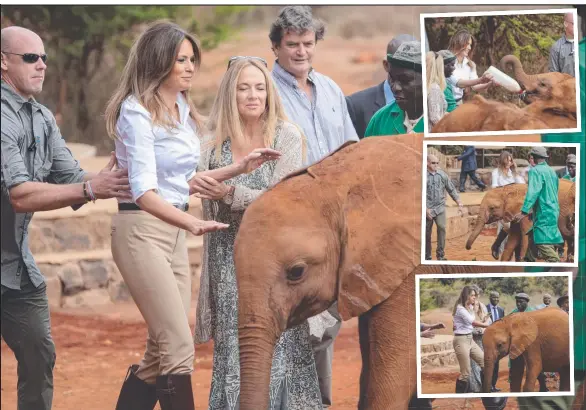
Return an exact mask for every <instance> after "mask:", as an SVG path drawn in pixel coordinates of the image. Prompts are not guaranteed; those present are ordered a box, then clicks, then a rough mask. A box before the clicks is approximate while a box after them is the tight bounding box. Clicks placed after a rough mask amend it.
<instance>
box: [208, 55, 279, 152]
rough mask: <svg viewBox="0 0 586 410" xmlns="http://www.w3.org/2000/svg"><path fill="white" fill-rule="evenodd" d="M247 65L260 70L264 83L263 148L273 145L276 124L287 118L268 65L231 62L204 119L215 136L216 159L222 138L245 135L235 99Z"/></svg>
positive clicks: (254, 61) (250, 60)
mask: <svg viewBox="0 0 586 410" xmlns="http://www.w3.org/2000/svg"><path fill="white" fill-rule="evenodd" d="M249 66H254V67H256V68H258V69H259V70H260V71H261V72H262V73H263V75H264V78H265V82H266V90H267V100H266V106H265V111H264V112H263V114H262V115H261V118H260V121H262V122H263V124H262V125H263V127H262V133H263V139H264V146H265V147H266V148H269V147H271V146H272V145H273V141H274V138H275V133H276V129H277V126H278V125H279V123H282V122H285V121H288V120H287V116H286V115H285V110H284V108H283V103H282V102H281V98H280V97H279V94H278V92H277V89H276V87H275V84H274V82H273V79H272V77H271V74H270V73H269V70H268V69H267V67H265V65H264V64H263V63H262V62H261V61H259V60H257V59H253V58H242V59H240V60H236V61H234V62H233V63H232V64H230V67H229V68H228V70H227V71H226V74H224V77H223V78H222V83H221V84H220V88H219V90H218V93H217V94H216V98H215V100H214V104H213V106H212V109H211V112H210V115H209V117H208V122H207V128H208V130H209V131H210V132H212V133H213V135H214V138H213V142H212V143H213V144H214V146H215V157H216V159H219V158H220V154H221V151H222V144H223V143H224V141H226V140H227V139H228V138H230V139H232V140H241V139H242V138H243V136H244V124H243V123H242V118H241V117H240V113H239V112H238V104H237V102H236V89H237V87H238V79H239V78H240V74H241V73H242V70H244V69H245V68H246V67H249ZM208 148H209V147H208Z"/></svg>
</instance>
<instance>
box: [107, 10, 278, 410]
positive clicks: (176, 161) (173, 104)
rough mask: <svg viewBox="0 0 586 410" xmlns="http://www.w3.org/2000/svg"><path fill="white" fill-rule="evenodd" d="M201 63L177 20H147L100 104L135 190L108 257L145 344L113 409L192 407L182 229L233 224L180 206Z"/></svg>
mask: <svg viewBox="0 0 586 410" xmlns="http://www.w3.org/2000/svg"><path fill="white" fill-rule="evenodd" d="M200 61H201V53H200V48H199V45H198V42H197V41H196V39H195V38H194V37H193V36H192V35H190V34H188V33H186V32H185V31H184V30H183V29H181V28H180V27H179V26H177V25H176V24H173V23H168V22H157V23H154V24H152V25H151V26H150V27H149V28H148V29H147V30H146V31H145V32H144V33H142V35H141V36H140V37H139V38H138V39H137V41H136V42H135V43H134V45H133V47H132V49H131V51H130V55H129V57H128V61H127V63H126V67H125V68H124V71H123V74H122V79H121V81H120V86H119V88H118V90H117V91H116V93H115V94H114V95H113V97H112V99H111V100H110V102H109V103H108V106H107V109H106V127H107V131H108V133H109V135H110V136H111V137H112V138H114V139H115V145H116V158H117V161H118V166H119V167H121V168H128V177H129V181H130V190H131V193H132V202H122V201H119V204H118V209H119V213H118V214H117V215H115V216H114V217H113V219H112V255H113V257H114V261H115V263H116V265H117V266H118V268H119V270H120V273H121V275H122V277H123V279H124V281H125V283H126V285H127V286H128V289H129V291H130V294H131V295H132V298H133V299H134V301H135V302H136V304H137V306H138V308H139V310H140V312H141V314H142V316H143V317H144V319H145V321H146V323H147V326H148V337H147V342H146V351H145V353H144V356H143V358H142V360H141V362H140V363H139V364H138V365H131V366H130V368H129V369H128V372H127V376H126V379H125V381H124V384H123V385H122V389H121V391H120V395H119V398H118V403H117V406H116V409H117V410H122V409H124V410H152V409H153V408H154V407H155V405H156V402H157V401H159V402H160V406H161V409H162V410H168V409H178V408H180V409H182V410H193V409H194V400H193V391H192V388H191V373H192V372H193V362H194V346H193V340H192V337H191V330H190V327H189V322H188V313H189V309H190V302H191V272H190V267H189V260H188V255H187V244H186V231H189V232H191V233H192V234H194V235H202V234H204V233H206V232H212V231H217V230H221V229H226V228H227V227H228V226H229V225H228V224H224V223H219V222H215V221H203V220H200V219H198V218H196V217H194V216H192V215H191V214H189V213H187V212H186V211H187V209H188V203H189V196H190V194H192V193H194V188H193V183H194V181H195V178H194V177H195V172H196V167H197V165H198V161H199V157H200V143H199V139H198V133H200V132H201V122H202V121H201V119H200V116H199V115H198V113H197V111H196V109H195V107H194V105H193V103H192V102H191V100H190V98H189V94H188V90H189V88H190V86H191V81H192V79H193V77H194V75H195V72H196V70H197V68H198V66H199V64H200ZM278 157H279V154H278V153H277V152H276V151H274V150H271V149H261V150H254V151H253V152H252V153H251V154H249V155H242V157H241V159H240V160H239V161H237V162H235V163H234V164H232V165H231V166H228V167H224V168H220V169H216V170H214V171H209V172H207V173H206V174H207V175H209V176H210V177H213V178H215V179H216V180H219V181H223V180H225V179H229V178H232V177H234V176H237V175H239V174H241V173H246V172H250V171H251V170H253V169H255V168H256V167H258V166H260V165H261V164H262V163H263V162H264V161H265V160H268V159H276V158H278Z"/></svg>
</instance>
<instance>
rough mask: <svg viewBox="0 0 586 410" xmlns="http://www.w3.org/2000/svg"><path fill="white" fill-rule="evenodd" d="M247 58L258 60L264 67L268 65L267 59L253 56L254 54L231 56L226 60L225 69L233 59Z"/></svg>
mask: <svg viewBox="0 0 586 410" xmlns="http://www.w3.org/2000/svg"><path fill="white" fill-rule="evenodd" d="M247 58H248V59H252V60H258V61H260V62H261V63H263V64H264V65H265V67H267V68H269V65H268V64H267V60H265V59H264V58H262V57H254V56H234V57H231V58H230V60H228V67H227V68H226V69H228V68H230V64H232V63H233V62H234V61H238V60H242V59H247Z"/></svg>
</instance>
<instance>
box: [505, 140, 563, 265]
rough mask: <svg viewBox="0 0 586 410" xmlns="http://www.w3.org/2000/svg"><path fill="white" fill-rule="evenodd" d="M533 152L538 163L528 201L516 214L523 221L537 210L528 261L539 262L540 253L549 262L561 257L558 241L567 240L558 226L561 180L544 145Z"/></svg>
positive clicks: (527, 196)
mask: <svg viewBox="0 0 586 410" xmlns="http://www.w3.org/2000/svg"><path fill="white" fill-rule="evenodd" d="M529 155H530V156H531V157H533V159H534V161H535V166H534V167H533V168H531V170H529V183H528V187H527V194H526V195H525V202H524V203H523V207H522V208H521V212H520V213H519V214H517V215H516V216H515V221H516V222H520V221H521V219H523V218H524V217H525V216H527V215H528V214H529V212H531V210H533V228H532V231H533V237H531V234H530V233H529V235H530V236H529V248H528V249H527V253H526V254H525V261H527V262H535V261H536V258H538V257H539V258H542V259H544V260H545V261H546V262H559V261H560V257H559V255H558V253H557V251H556V249H555V245H558V244H561V243H563V242H564V239H563V238H562V235H561V233H560V231H559V229H558V217H559V215H560V205H559V203H558V185H559V180H558V177H557V175H556V174H555V171H554V170H553V169H551V167H550V166H549V165H547V162H546V158H548V155H547V150H546V149H545V148H544V147H534V148H533V149H532V150H531V152H530V153H529Z"/></svg>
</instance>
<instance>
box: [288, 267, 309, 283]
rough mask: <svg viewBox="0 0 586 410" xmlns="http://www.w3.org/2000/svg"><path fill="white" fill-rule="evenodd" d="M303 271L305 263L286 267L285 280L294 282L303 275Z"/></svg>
mask: <svg viewBox="0 0 586 410" xmlns="http://www.w3.org/2000/svg"><path fill="white" fill-rule="evenodd" d="M304 272H305V265H295V266H293V267H291V268H289V269H287V280H290V281H291V282H296V281H298V280H300V279H301V278H302V277H303V273H304Z"/></svg>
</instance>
